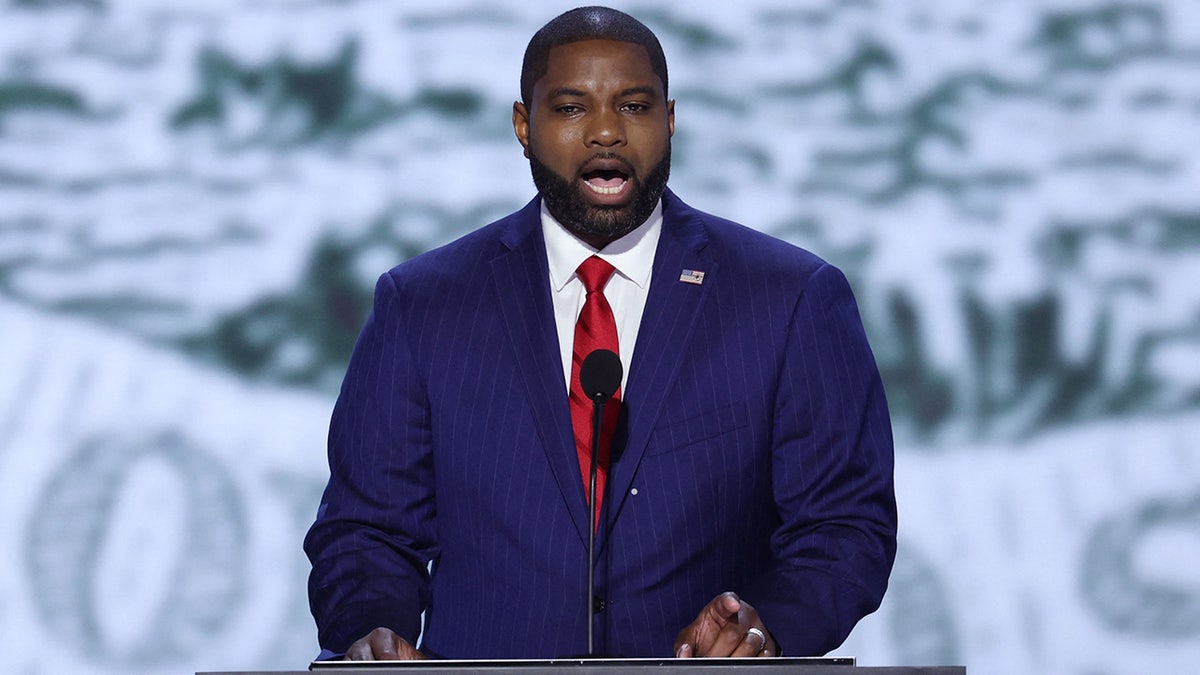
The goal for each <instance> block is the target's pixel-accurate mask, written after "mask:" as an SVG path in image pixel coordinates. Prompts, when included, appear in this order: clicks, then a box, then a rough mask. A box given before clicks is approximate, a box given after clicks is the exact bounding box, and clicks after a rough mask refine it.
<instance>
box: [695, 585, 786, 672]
mask: <svg viewBox="0 0 1200 675" xmlns="http://www.w3.org/2000/svg"><path fill="white" fill-rule="evenodd" d="M777 649H778V648H777V645H776V644H775V640H774V639H772V638H771V634H770V633H769V632H767V627H766V626H764V625H763V623H762V621H761V620H760V619H759V618H758V612H756V611H754V608H753V607H751V606H750V605H749V604H748V603H746V602H744V601H743V600H741V599H740V598H738V596H737V595H736V594H735V593H730V592H726V593H722V594H720V595H718V596H717V597H715V598H713V599H712V602H709V603H708V604H707V605H705V606H704V609H702V610H700V615H699V616H697V617H696V620H695V621H693V622H692V623H690V624H689V625H687V626H686V627H684V629H683V630H681V631H679V637H677V638H675V656H677V657H679V658H689V657H693V656H708V657H714V656H735V657H740V658H745V657H751V656H775V653H776V651H777Z"/></svg>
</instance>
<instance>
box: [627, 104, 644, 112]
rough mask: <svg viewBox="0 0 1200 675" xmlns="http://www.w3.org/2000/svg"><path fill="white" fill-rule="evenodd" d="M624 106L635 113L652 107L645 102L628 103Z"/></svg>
mask: <svg viewBox="0 0 1200 675" xmlns="http://www.w3.org/2000/svg"><path fill="white" fill-rule="evenodd" d="M623 107H624V108H625V110H627V111H629V112H635V113H637V112H645V111H647V110H649V109H650V106H648V105H646V104H645V103H626V104H625V105H624V106H623Z"/></svg>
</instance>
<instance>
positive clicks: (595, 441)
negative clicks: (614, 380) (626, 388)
mask: <svg viewBox="0 0 1200 675" xmlns="http://www.w3.org/2000/svg"><path fill="white" fill-rule="evenodd" d="M607 399H608V397H607V396H605V395H604V394H603V393H599V392H598V393H597V394H596V395H595V396H594V397H593V398H592V462H591V469H590V470H589V472H588V566H587V608H588V609H587V612H588V614H587V617H588V626H587V629H588V631H587V634H588V645H587V653H588V656H595V655H596V648H595V640H596V637H595V633H596V585H595V576H596V528H598V527H599V525H600V522H599V521H600V519H599V515H598V514H597V513H596V473H597V466H598V464H599V460H598V459H597V455H598V454H599V453H600V428H601V426H602V425H603V420H604V403H605V401H606V400H607Z"/></svg>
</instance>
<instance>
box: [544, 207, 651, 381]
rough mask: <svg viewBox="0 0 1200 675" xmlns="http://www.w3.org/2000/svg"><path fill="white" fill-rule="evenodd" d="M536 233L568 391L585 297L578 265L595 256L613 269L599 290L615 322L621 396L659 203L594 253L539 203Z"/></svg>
mask: <svg viewBox="0 0 1200 675" xmlns="http://www.w3.org/2000/svg"><path fill="white" fill-rule="evenodd" d="M542 232H543V233H544V235H545V239H546V258H547V262H549V264H550V296H551V297H552V298H553V299H554V323H555V326H556V328H557V330H558V351H559V353H560V354H561V356H562V366H563V384H564V385H565V386H566V388H567V391H570V388H571V387H570V382H571V356H572V351H573V349H574V343H575V322H576V321H577V320H578V319H579V312H580V311H581V310H582V309H583V302H584V300H585V299H586V298H587V294H586V293H585V292H584V288H583V282H582V281H580V280H579V277H578V276H577V275H576V274H575V270H576V269H578V268H579V265H580V263H582V262H583V261H584V260H587V259H588V258H589V257H590V256H593V255H595V256H597V257H599V258H601V259H603V260H604V261H605V262H607V263H608V264H610V265H612V266H613V267H615V268H616V270H617V271H616V272H614V273H613V275H612V277H610V278H609V280H608V284H607V285H605V287H604V297H605V299H607V300H608V304H609V305H610V306H611V307H612V310H613V318H614V319H615V320H616V322H617V342H618V349H617V351H618V354H619V355H620V357H621V366H622V370H623V371H624V372H623V373H622V374H621V391H624V390H625V383H626V382H628V380H629V364H630V363H632V362H633V346H634V345H635V344H636V343H637V334H638V327H639V326H640V325H641V323H642V312H643V310H645V308H646V296H647V294H648V293H649V291H650V271H651V268H652V267H653V265H654V252H655V251H656V250H657V249H658V237H659V235H660V234H661V233H662V201H659V203H658V205H656V206H655V207H654V211H653V212H651V214H650V217H649V218H647V219H646V222H644V223H642V224H641V225H639V226H638V227H637V229H635V230H634V231H632V232H630V233H629V234H627V235H625V236H624V237H621V238H620V239H618V240H616V241H614V242H612V243H611V244H609V245H608V246H605V247H604V250H602V251H596V249H594V248H592V247H591V246H590V245H588V244H586V243H584V242H583V241H582V240H580V239H579V238H578V237H576V236H575V235H573V234H571V233H570V232H569V231H567V229H566V228H565V227H563V225H562V223H559V222H558V221H557V220H555V218H554V216H552V215H550V212H549V211H548V210H547V209H546V204H545V203H543V204H542Z"/></svg>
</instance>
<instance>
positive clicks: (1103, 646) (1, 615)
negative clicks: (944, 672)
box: [0, 0, 1200, 675]
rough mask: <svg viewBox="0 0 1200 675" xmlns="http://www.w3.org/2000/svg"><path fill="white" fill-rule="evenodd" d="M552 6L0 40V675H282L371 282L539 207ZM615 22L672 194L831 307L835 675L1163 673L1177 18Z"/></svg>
mask: <svg viewBox="0 0 1200 675" xmlns="http://www.w3.org/2000/svg"><path fill="white" fill-rule="evenodd" d="M572 6H574V4H573V3H566V2H558V1H544V2H535V1H531V0H493V1H490V2H485V1H482V0H443V2H440V3H415V2H414V3H409V2H387V1H383V0H374V1H372V0H358V1H355V0H340V1H339V0H136V1H135V0H123V1H122V0H0V653H2V654H3V658H4V667H3V670H4V671H5V672H9V673H14V674H15V675H40V674H43V673H47V674H48V673H65V672H71V673H79V674H83V675H89V674H97V675H99V674H110V673H111V674H116V673H122V674H128V673H135V674H147V675H150V674H158V673H183V672H192V671H195V670H220V669H238V670H250V669H268V668H273V669H283V668H289V669H290V668H297V669H299V668H303V667H305V666H306V664H307V662H308V660H309V659H310V658H311V657H313V656H314V655H315V654H316V653H317V646H316V644H315V630H314V628H313V626H312V621H311V618H310V616H309V615H308V610H307V601H306V598H305V578H306V575H307V571H308V565H307V562H306V561H305V559H304V557H303V555H302V554H301V552H300V541H301V538H302V536H303V533H304V531H305V529H306V528H307V526H308V524H309V523H310V522H311V519H312V517H313V515H314V513H315V508H316V503H317V500H318V497H319V494H320V490H321V487H322V486H323V484H324V480H325V476H326V471H327V469H326V467H325V456H324V452H325V450H324V440H325V433H326V425H327V423H328V417H329V412H330V410H331V407H332V404H333V400H334V397H335V396H336V393H337V387H338V385H339V383H340V379H341V376H342V373H343V370H344V368H345V365H346V361H347V358H348V355H349V350H350V349H351V347H352V345H353V342H354V339H355V336H356V334H357V332H358V329H359V327H360V325H361V322H362V321H363V319H364V318H365V315H366V312H367V310H368V309H369V306H370V304H369V303H370V293H371V289H372V285H373V282H374V279H375V278H376V277H377V276H378V275H379V274H380V273H381V272H382V271H384V270H386V269H387V268H389V267H391V266H392V265H394V264H396V263H398V262H400V261H403V260H405V259H406V258H409V257H411V256H413V255H415V254H417V253H419V252H421V251H423V250H426V249H428V248H430V247H433V246H437V245H439V244H442V243H445V242H447V241H450V240H452V239H454V238H456V237H458V236H460V235H462V234H464V233H466V232H468V231H470V230H472V229H475V228H476V227H479V226H481V225H483V224H485V223H487V222H489V221H490V220H492V219H494V218H496V217H499V216H501V215H503V214H505V213H507V212H509V211H511V210H513V209H516V208H518V207H519V206H521V205H522V204H524V203H525V202H526V201H527V200H528V199H529V198H530V197H531V196H532V194H533V186H532V182H531V180H530V179H529V176H528V165H527V163H526V161H525V160H524V159H523V158H522V156H521V152H520V148H519V146H518V145H517V143H516V141H515V139H514V138H513V136H512V129H511V124H510V116H511V105H512V102H513V100H514V99H515V98H516V97H517V96H518V74H519V70H520V58H521V54H522V52H523V50H524V46H525V43H526V42H527V40H528V38H529V37H530V35H532V33H533V32H534V31H535V30H536V29H537V28H538V27H539V26H541V25H542V24H543V23H544V22H545V21H547V20H549V19H550V18H551V17H553V16H554V15H556V14H558V13H559V12H561V11H564V10H566V9H569V8H571V7H572ZM614 6H616V7H618V8H621V9H624V10H626V11H629V12H631V13H633V14H635V15H636V16H638V17H639V18H641V19H642V20H643V21H645V22H646V23H647V24H648V25H649V26H650V27H651V28H653V29H654V30H655V31H656V32H657V33H658V35H659V37H660V39H661V40H662V42H663V44H664V47H665V49H666V52H667V59H668V63H669V66H670V68H671V95H672V96H673V97H674V98H676V99H677V100H678V104H677V105H678V107H677V115H678V116H677V134H676V136H675V141H674V158H675V161H674V171H673V174H672V180H671V186H672V187H673V189H674V190H675V191H676V192H677V193H678V194H679V195H680V196H681V197H683V198H684V199H685V200H687V201H689V202H690V203H692V204H693V205H694V206H697V207H699V208H702V209H705V210H709V211H713V212H716V213H719V214H721V215H724V216H727V217H730V218H733V219H735V220H739V221H741V222H744V223H747V224H749V225H751V226H753V227H755V228H758V229H761V230H763V231H765V232H769V233H772V234H774V235H777V236H779V237H781V238H783V239H786V240H788V241H791V242H794V243H796V244H798V245H801V246H804V247H806V248H809V249H811V250H814V251H816V252H817V253H818V254H820V255H822V256H823V257H825V258H826V259H828V260H830V261H831V262H834V263H835V264H837V265H839V266H840V267H842V268H843V269H844V270H845V271H846V273H847V275H848V276H849V277H850V279H851V281H852V283H853V285H854V288H855V291H856V293H857V294H858V297H859V300H860V303H861V308H862V312H863V317H864V321H865V323H866V326H867V329H868V332H869V334H870V337H871V340H872V344H873V346H874V348H875V350H876V355H877V358H878V360H879V362H880V365H881V367H882V369H883V372H884V376H885V379H886V384H887V390H888V395H889V401H890V404H891V408H892V414H893V418H894V423H895V427H896V433H897V480H898V485H897V488H898V499H899V503H900V516H901V533H900V553H899V557H898V560H897V563H896V567H895V571H894V573H893V576H892V585H891V588H890V590H889V594H888V597H887V599H886V601H885V603H884V606H883V608H882V609H881V610H880V611H879V612H877V613H876V614H875V615H873V616H871V617H869V618H868V619H867V620H865V621H864V622H863V623H862V624H860V626H859V627H858V628H857V629H856V630H855V632H854V633H853V635H852V636H851V638H850V640H849V642H848V643H847V644H846V645H845V647H844V648H843V649H842V650H840V652H839V653H843V654H853V655H857V656H858V657H859V663H860V664H866V665H883V664H919V663H924V664H940V663H965V664H966V665H967V666H968V667H969V669H970V672H972V673H973V674H974V673H977V674H980V675H983V674H992V673H995V674H1001V673H1022V674H1036V673H1045V674H1054V675H1118V674H1134V673H1144V672H1176V673H1183V672H1188V671H1190V670H1191V669H1194V668H1195V667H1196V665H1195V664H1197V663H1200V572H1198V570H1200V189H1198V186H1200V3H1196V2H1194V0H1157V1H1148V2H1136V1H1130V2H1118V1H1110V0H1023V1H1021V0H1015V1H1014V0H1007V1H995V0H992V1H984V0H938V1H937V2H929V1H927V0H926V1H923V2H922V1H918V0H742V1H741V2H738V3H729V2H719V3H718V2H692V3H679V2H670V1H668V0H641V1H640V2H624V1H621V2H615V3H614ZM500 582H502V581H500Z"/></svg>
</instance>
